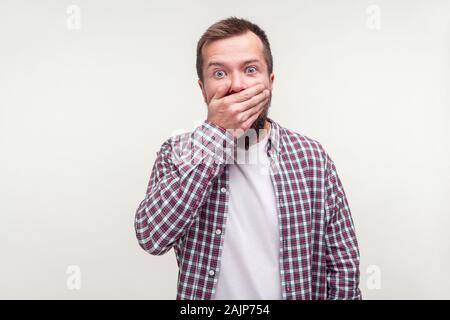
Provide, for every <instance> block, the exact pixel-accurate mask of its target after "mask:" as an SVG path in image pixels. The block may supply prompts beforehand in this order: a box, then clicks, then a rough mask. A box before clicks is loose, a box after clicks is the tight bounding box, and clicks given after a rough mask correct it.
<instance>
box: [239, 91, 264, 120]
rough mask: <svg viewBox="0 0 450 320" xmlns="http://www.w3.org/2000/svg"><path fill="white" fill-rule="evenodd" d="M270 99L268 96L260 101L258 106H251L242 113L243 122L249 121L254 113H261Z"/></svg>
mask: <svg viewBox="0 0 450 320" xmlns="http://www.w3.org/2000/svg"><path fill="white" fill-rule="evenodd" d="M268 101H269V98H268V97H266V98H265V99H264V100H262V101H261V102H259V103H258V104H257V105H256V106H254V107H253V108H250V109H248V110H246V111H244V112H242V114H241V122H245V121H247V120H248V119H249V118H251V117H252V116H253V115H254V114H259V113H261V111H262V110H263V109H264V107H265V106H266V104H267V102H268Z"/></svg>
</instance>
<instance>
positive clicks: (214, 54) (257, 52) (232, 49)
mask: <svg viewBox="0 0 450 320" xmlns="http://www.w3.org/2000/svg"><path fill="white" fill-rule="evenodd" d="M263 49H264V46H263V43H262V41H261V39H259V37H258V36H257V35H256V34H254V33H253V32H250V31H247V32H246V33H243V34H240V35H236V36H232V37H229V38H225V39H219V40H214V41H212V42H206V43H205V45H204V46H203V48H202V55H203V63H204V65H207V64H208V62H209V61H211V60H214V61H216V60H219V61H222V62H225V63H227V62H228V63H232V62H238V61H240V60H243V59H246V58H248V57H254V58H259V59H261V60H263Z"/></svg>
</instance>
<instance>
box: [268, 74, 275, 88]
mask: <svg viewBox="0 0 450 320" xmlns="http://www.w3.org/2000/svg"><path fill="white" fill-rule="evenodd" d="M269 79H270V91H272V86H273V81H274V80H275V75H274V74H273V72H272V73H271V74H270V77H269Z"/></svg>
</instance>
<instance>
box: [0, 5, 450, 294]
mask: <svg viewBox="0 0 450 320" xmlns="http://www.w3.org/2000/svg"><path fill="white" fill-rule="evenodd" d="M70 5H75V6H77V8H79V9H80V20H79V21H80V26H81V28H80V29H71V27H73V18H74V15H73V11H69V13H68V12H67V9H68V8H69V6H70ZM70 12H72V13H70ZM377 12H378V13H379V15H378V18H379V19H378V20H377ZM231 15H235V16H238V17H243V18H247V19H250V20H251V21H253V22H255V23H257V24H259V25H260V26H261V27H262V28H263V29H264V30H265V31H266V32H267V34H268V36H269V40H270V41H271V45H272V53H273V56H274V72H275V83H274V90H273V99H272V106H271V109H270V112H269V116H270V117H272V118H273V119H274V120H276V121H277V122H278V123H280V124H281V125H282V126H285V127H287V128H290V129H293V130H295V131H297V132H300V133H302V134H304V135H306V136H309V137H311V138H314V139H316V140H318V141H320V142H321V143H322V144H323V146H324V147H325V149H326V150H327V151H328V152H329V154H330V155H331V157H332V159H333V160H334V161H335V163H336V166H337V169H338V173H339V176H340V178H341V180H342V182H343V184H344V188H345V191H346V194H347V197H348V201H349V204H350V207H351V210H352V214H353V218H354V221H355V227H356V233H357V236H358V240H359V244H360V251H361V290H362V293H363V297H364V299H432V298H436V299H449V298H450V274H449V272H448V266H449V263H450V243H449V236H448V230H449V227H450V215H449V214H450V209H449V202H448V199H449V196H450V146H449V137H450V129H449V127H448V123H449V116H450V111H449V109H450V104H449V102H450V99H449V84H450V64H449V58H450V46H449V40H450V24H449V22H450V1H437V0H434V1H425V0H423V1H411V0H409V1H407V0H403V1H399V0H397V1H387V0H384V1H361V0H360V1H331V0H330V1H299V0H295V1H294V0H292V1H260V0H258V1H256V0H254V1H234V0H233V1H148V0H147V1H121V2H119V1H73V2H69V1H56V0H55V1H31V0H29V1H17V0H14V1H5V0H1V1H0V40H1V42H0V46H1V47H0V155H1V156H0V197H1V198H0V219H1V220H0V254H1V257H0V298H7V299H10V298H25V299H50V298H56V299H94V298H98V299H116V298H121V299H174V298H175V295H176V280H177V273H178V269H177V265H176V261H175V255H174V252H173V251H170V252H169V253H167V254H166V255H164V256H151V255H149V254H147V253H145V252H144V251H143V250H142V249H141V248H140V247H139V245H138V243H137V240H136V238H135V234H134V225H133V223H134V214H135V210H136V209H137V206H138V204H139V202H140V201H141V200H142V199H143V198H144V196H145V190H146V186H147V183H148V179H149V177H150V171H151V168H152V166H153V161H154V160H155V157H156V152H157V151H158V150H159V147H160V145H161V144H162V142H163V141H164V140H165V139H167V138H168V137H169V136H171V135H172V134H174V133H179V132H183V131H189V130H192V129H193V128H194V127H195V126H197V125H198V124H199V123H201V122H202V121H203V120H204V119H205V117H206V106H205V104H204V102H203V99H202V96H201V92H200V89H199V87H198V85H197V77H196V72H195V48H196V43H197V41H198V39H199V37H200V36H201V34H202V33H203V32H204V31H205V30H206V28H207V27H208V26H209V25H211V24H212V23H214V22H216V21H217V20H219V19H222V18H226V17H228V16H231ZM378 25H379V29H378V28H377V26H378ZM72 265H74V266H77V267H78V268H79V270H80V272H81V278H80V279H81V287H80V289H78V290H77V289H72V290H71V289H70V288H69V287H70V286H69V287H68V286H67V282H68V279H69V277H71V275H70V274H67V273H66V271H67V270H68V267H69V266H72ZM377 284H379V286H377Z"/></svg>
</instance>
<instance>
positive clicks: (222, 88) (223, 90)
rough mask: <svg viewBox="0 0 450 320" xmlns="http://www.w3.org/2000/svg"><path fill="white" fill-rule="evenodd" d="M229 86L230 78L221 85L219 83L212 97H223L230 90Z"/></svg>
mask: <svg viewBox="0 0 450 320" xmlns="http://www.w3.org/2000/svg"><path fill="white" fill-rule="evenodd" d="M230 86H231V80H227V81H226V82H225V83H224V84H223V85H221V86H220V87H219V88H218V89H217V91H216V93H215V94H214V97H213V99H220V98H223V97H224V96H225V95H226V94H227V92H228V91H229V90H230Z"/></svg>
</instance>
